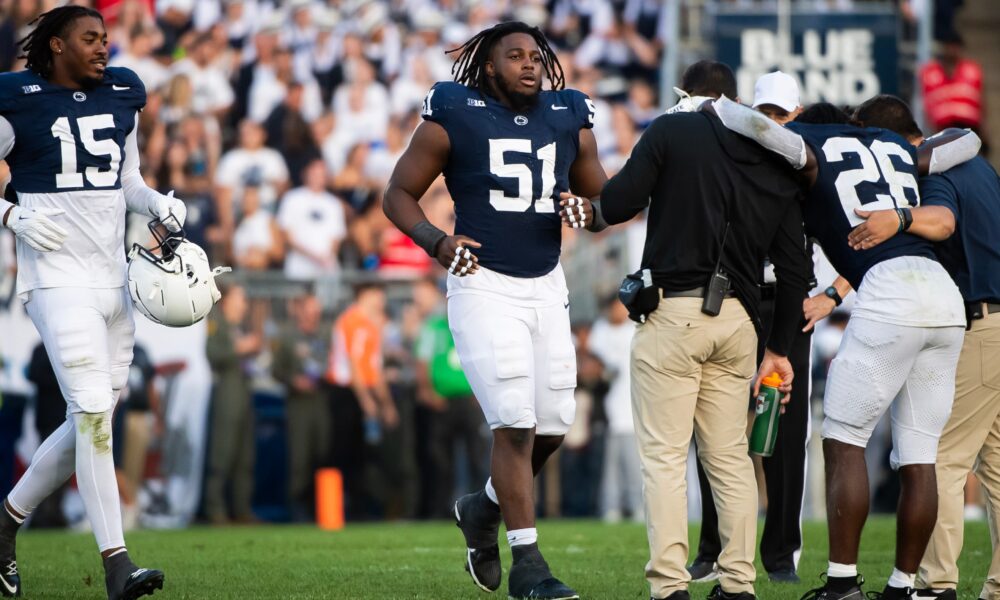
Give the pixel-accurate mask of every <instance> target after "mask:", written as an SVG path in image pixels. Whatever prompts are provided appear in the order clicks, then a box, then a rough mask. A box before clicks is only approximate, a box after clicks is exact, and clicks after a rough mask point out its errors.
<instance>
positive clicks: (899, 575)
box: [889, 568, 917, 589]
mask: <svg viewBox="0 0 1000 600" xmlns="http://www.w3.org/2000/svg"><path fill="white" fill-rule="evenodd" d="M916 579H917V574H916V573H904V572H902V571H900V570H899V569H896V568H893V569H892V576H891V577H889V587H894V588H900V589H903V588H913V584H914V583H915V582H916Z"/></svg>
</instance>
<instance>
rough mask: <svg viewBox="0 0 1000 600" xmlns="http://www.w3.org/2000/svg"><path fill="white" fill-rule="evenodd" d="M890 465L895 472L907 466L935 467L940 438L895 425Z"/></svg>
mask: <svg viewBox="0 0 1000 600" xmlns="http://www.w3.org/2000/svg"><path fill="white" fill-rule="evenodd" d="M892 427H893V435H892V437H893V442H892V452H891V453H890V454H889V465H890V466H891V467H892V469H893V470H894V471H896V470H899V468H900V467H905V466H906V465H933V464H935V463H936V462H937V450H938V440H939V438H938V436H936V435H934V434H932V433H926V432H923V431H919V430H916V429H909V428H906V427H900V426H898V425H896V424H895V423H893V426H892Z"/></svg>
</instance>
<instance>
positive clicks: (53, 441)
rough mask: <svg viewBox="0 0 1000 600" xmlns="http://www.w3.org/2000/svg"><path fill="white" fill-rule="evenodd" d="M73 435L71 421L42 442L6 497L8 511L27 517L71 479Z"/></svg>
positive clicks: (73, 463) (74, 450)
mask: <svg viewBox="0 0 1000 600" xmlns="http://www.w3.org/2000/svg"><path fill="white" fill-rule="evenodd" d="M75 433H76V429H75V427H74V426H73V421H71V420H70V419H67V420H66V421H65V422H64V423H63V424H62V425H60V426H59V427H57V428H56V430H55V431H53V432H52V434H51V435H49V437H47V438H45V441H44V442H42V445H41V446H39V447H38V450H36V451H35V455H34V456H33V457H31V465H30V466H29V467H28V470H27V471H26V472H25V473H24V476H23V477H21V479H20V480H18V482H17V485H15V486H14V489H13V490H11V492H10V494H9V495H8V496H7V502H8V503H9V504H10V507H11V508H13V509H14V510H15V511H17V512H19V513H21V514H22V515H24V516H25V517H27V516H28V515H30V514H31V513H32V512H34V511H35V509H36V508H37V507H38V505H39V504H41V502H42V500H45V499H46V498H48V497H49V496H50V495H51V494H52V492H54V491H56V488H58V487H59V486H61V485H62V484H64V483H66V481H67V480H68V479H69V478H70V476H72V475H73V471H75V470H76V435H75ZM15 520H16V518H15ZM22 520H23V519H22Z"/></svg>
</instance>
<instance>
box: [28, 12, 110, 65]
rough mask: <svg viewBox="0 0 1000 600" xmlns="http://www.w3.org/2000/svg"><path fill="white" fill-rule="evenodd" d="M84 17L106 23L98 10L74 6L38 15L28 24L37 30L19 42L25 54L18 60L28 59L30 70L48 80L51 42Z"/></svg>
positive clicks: (50, 63) (63, 34)
mask: <svg viewBox="0 0 1000 600" xmlns="http://www.w3.org/2000/svg"><path fill="white" fill-rule="evenodd" d="M82 17H94V18H95V19H98V20H100V21H101V22H102V23H103V22H104V17H103V16H101V13H99V12H97V11H96V10H94V9H92V8H87V7H85V6H76V5H73V4H68V5H66V6H60V7H57V8H53V9H52V10H50V11H48V12H44V13H42V14H40V15H38V16H37V17H35V19H34V20H33V21H32V22H31V23H28V25H29V26H31V25H35V28H34V29H33V30H32V31H31V33H29V34H28V35H26V36H24V39H22V40H20V41H19V42H17V45H18V46H20V47H21V51H22V52H23V54H21V55H20V56H18V58H24V59H27V65H26V66H27V67H28V69H31V70H32V71H34V72H35V73H38V74H39V75H41V76H42V77H43V78H44V79H48V78H49V77H50V76H51V75H52V48H51V47H50V46H49V40H51V39H52V38H53V37H60V38H61V37H65V35H66V33H67V31H68V30H69V27H70V25H72V24H73V22H74V21H76V20H77V19H79V18H82Z"/></svg>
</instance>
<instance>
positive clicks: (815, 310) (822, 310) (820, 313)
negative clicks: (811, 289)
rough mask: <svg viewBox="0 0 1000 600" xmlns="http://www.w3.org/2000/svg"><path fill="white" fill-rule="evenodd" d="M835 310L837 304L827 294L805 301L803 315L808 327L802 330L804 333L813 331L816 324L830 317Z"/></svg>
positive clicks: (803, 302) (817, 295)
mask: <svg viewBox="0 0 1000 600" xmlns="http://www.w3.org/2000/svg"><path fill="white" fill-rule="evenodd" d="M835 308H837V303H836V302H835V301H834V300H833V298H831V297H829V296H827V295H826V294H816V295H815V296H813V297H811V298H806V299H805V300H803V301H802V315H803V316H804V317H805V318H806V326H805V327H803V328H802V332H803V333H806V332H809V331H812V328H813V327H815V326H816V323H819V322H820V321H822V320H823V319H825V318H827V317H829V316H830V313H832V312H833V310H834V309H835Z"/></svg>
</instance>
